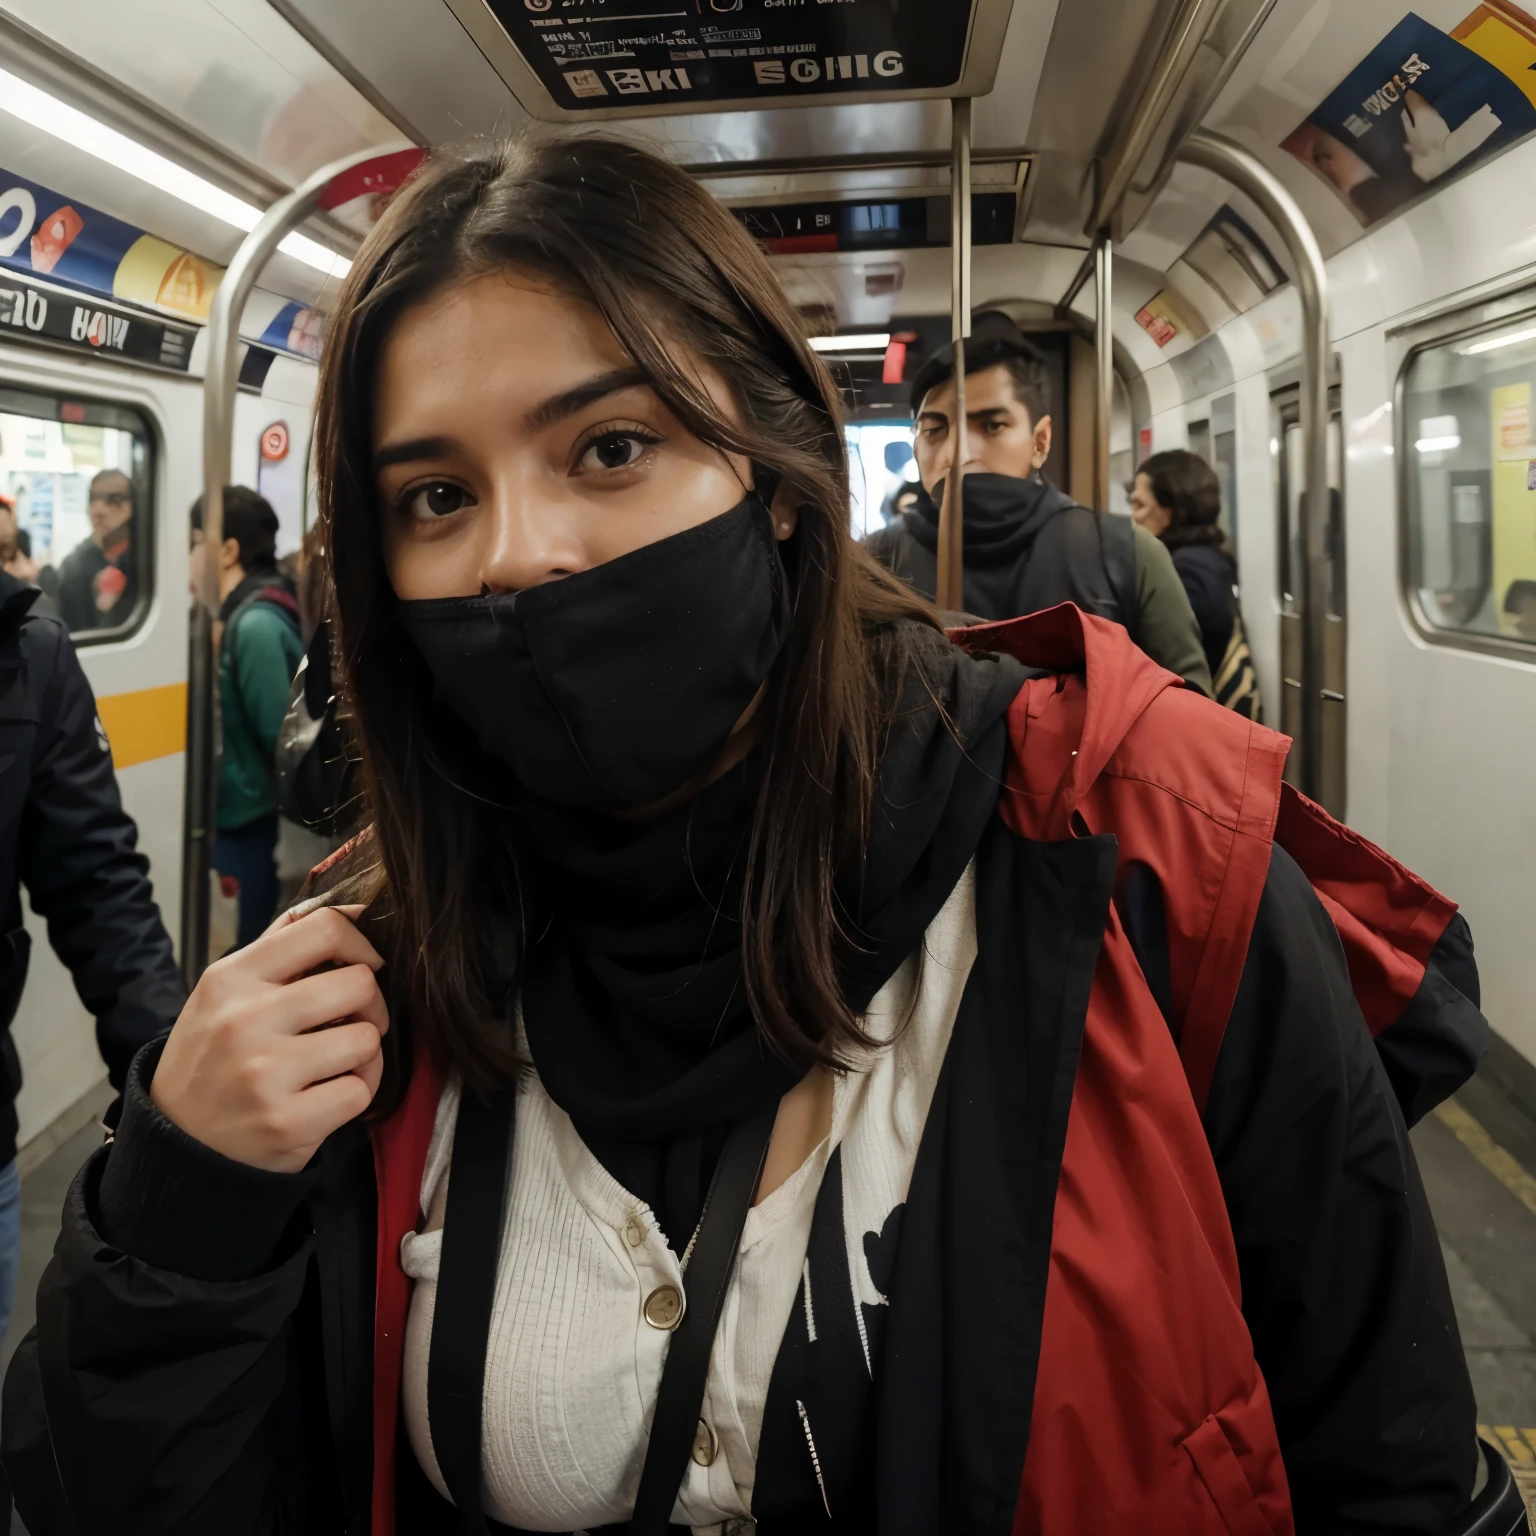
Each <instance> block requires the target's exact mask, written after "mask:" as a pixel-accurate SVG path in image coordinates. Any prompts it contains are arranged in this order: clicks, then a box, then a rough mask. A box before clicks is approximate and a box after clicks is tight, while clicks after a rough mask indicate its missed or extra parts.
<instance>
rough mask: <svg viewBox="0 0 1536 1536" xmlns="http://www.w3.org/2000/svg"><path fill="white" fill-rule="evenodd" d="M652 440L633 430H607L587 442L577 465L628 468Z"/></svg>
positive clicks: (585, 467) (585, 468) (581, 466)
mask: <svg viewBox="0 0 1536 1536" xmlns="http://www.w3.org/2000/svg"><path fill="white" fill-rule="evenodd" d="M652 441H653V439H650V438H644V437H639V436H636V434H634V433H633V432H609V433H607V434H605V435H604V436H603V437H597V438H593V440H592V441H591V442H590V443H588V444H587V446H586V448H585V449H584V450H583V452H582V455H581V463H580V465H579V467H580V468H581V469H584V470H604V469H628V468H629V466H630V465H631V464H634V463H636V462H638V461H639V459H640V457H641V455H642V454H643V453H644V452H645V450H646V449H647V448H649V447H650V446H651V443H652Z"/></svg>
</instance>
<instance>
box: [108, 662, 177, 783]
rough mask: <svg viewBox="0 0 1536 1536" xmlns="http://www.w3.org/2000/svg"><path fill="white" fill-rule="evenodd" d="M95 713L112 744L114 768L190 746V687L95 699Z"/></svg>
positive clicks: (160, 689) (111, 695)
mask: <svg viewBox="0 0 1536 1536" xmlns="http://www.w3.org/2000/svg"><path fill="white" fill-rule="evenodd" d="M96 710H97V713H98V714H99V715H100V717H101V723H102V725H103V727H104V728H105V729H106V733H107V740H108V741H109V742H111V743H112V762H113V766H114V767H117V768H119V769H121V768H131V767H133V765H134V764H135V763H147V762H150V761H151V760H153V759H154V758H157V757H169V756H170V755H171V754H172V753H173V752H180V751H183V750H184V749H185V747H186V744H187V685H186V684H185V683H169V684H167V685H166V686H165V687H164V688H141V689H139V690H138V691H136V692H134V693H113V694H109V695H108V696H107V697H106V698H104V699H97V700H96Z"/></svg>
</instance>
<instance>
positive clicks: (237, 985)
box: [150, 907, 389, 1173]
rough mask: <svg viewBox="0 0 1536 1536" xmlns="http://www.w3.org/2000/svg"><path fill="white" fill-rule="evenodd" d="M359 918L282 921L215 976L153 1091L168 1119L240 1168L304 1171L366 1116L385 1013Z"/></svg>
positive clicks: (196, 997)
mask: <svg viewBox="0 0 1536 1536" xmlns="http://www.w3.org/2000/svg"><path fill="white" fill-rule="evenodd" d="M361 911H362V908H360V907H339V908H338V907H327V908H322V909H321V910H320V911H317V912H311V913H309V914H308V915H307V916H305V917H300V918H297V919H291V918H288V917H282V918H279V919H278V921H277V922H276V923H274V924H273V925H272V927H270V928H269V929H268V930H267V931H266V932H265V933H264V934H262V936H261V937H260V938H259V939H257V940H256V942H255V943H254V944H250V945H248V946H247V947H246V948H245V949H242V950H240V951H238V952H237V953H236V954H233V955H230V956H228V957H227V958H226V959H223V960H220V961H217V962H216V963H215V964H213V965H211V966H209V967H208V969H207V971H206V972H205V973H204V974H203V978H202V980H201V981H199V982H198V984H197V989H196V991H194V992H193V994H192V996H191V998H190V999H189V1000H188V1002H187V1006H186V1007H185V1008H184V1009H183V1010H182V1014H181V1017H180V1018H179V1019H178V1020H177V1021H176V1027H175V1028H174V1029H173V1030H172V1031H171V1035H170V1039H168V1040H167V1041H166V1043H165V1050H164V1052H163V1053H162V1054H161V1057H160V1065H159V1066H158V1067H157V1068H156V1070H155V1079H154V1082H153V1083H151V1084H150V1097H151V1098H152V1099H153V1100H154V1102H155V1104H156V1105H157V1106H158V1108H159V1109H160V1112H161V1113H162V1114H163V1115H165V1117H166V1118H167V1119H168V1120H170V1121H171V1122H172V1123H173V1124H175V1125H178V1126H180V1127H181V1129H182V1130H184V1131H185V1132H186V1133H187V1134H188V1135H189V1136H193V1137H195V1138H196V1139H197V1140H198V1141H200V1142H202V1143H203V1145H204V1146H207V1147H212V1148H213V1150H214V1151H215V1152H221V1153H223V1155H224V1156H225V1157H228V1158H233V1159H234V1160H235V1161H236V1162H238V1163H248V1164H249V1165H250V1166H251V1167H253V1168H265V1169H267V1170H268V1171H270V1172H272V1173H297V1172H298V1171H299V1170H300V1169H302V1168H303V1167H304V1165H305V1164H306V1163H308V1161H309V1160H310V1158H311V1157H313V1156H314V1154H315V1151H316V1149H317V1148H318V1147H319V1145H320V1143H321V1142H322V1141H324V1140H325V1138H326V1137H327V1136H329V1135H330V1134H331V1132H332V1131H334V1130H337V1129H338V1128H339V1127H341V1126H343V1125H345V1124H346V1123H347V1121H349V1120H352V1119H355V1118H356V1117H357V1116H358V1115H360V1114H361V1113H362V1112H363V1111H364V1110H365V1109H367V1107H368V1106H369V1104H371V1103H372V1102H373V1096H374V1094H375V1093H376V1092H377V1091H378V1087H379V1078H380V1075H381V1074H382V1072H383V1068H384V1058H383V1054H382V1051H381V1047H380V1041H381V1039H382V1037H383V1035H384V1034H385V1032H386V1031H387V1030H388V1029H389V1014H388V1011H387V1010H386V1009H385V1006H384V996H383V994H382V993H381V992H380V991H379V984H378V981H377V980H376V978H375V972H376V971H378V969H379V968H380V967H381V966H382V965H383V963H384V962H383V960H381V959H380V958H379V953H378V951H377V950H376V949H374V947H373V945H371V944H370V943H369V942H368V940H367V939H365V938H364V937H363V935H362V934H361V933H360V932H358V930H357V927H356V925H355V924H354V923H353V922H352V918H353V917H355V916H356V915H357V914H358V913H360V912H361Z"/></svg>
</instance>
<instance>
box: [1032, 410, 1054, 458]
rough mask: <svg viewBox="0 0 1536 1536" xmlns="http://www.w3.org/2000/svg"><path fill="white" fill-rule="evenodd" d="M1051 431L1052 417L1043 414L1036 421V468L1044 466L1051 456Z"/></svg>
mask: <svg viewBox="0 0 1536 1536" xmlns="http://www.w3.org/2000/svg"><path fill="white" fill-rule="evenodd" d="M1051 432H1052V426H1051V418H1050V417H1049V416H1042V417H1041V418H1040V420H1039V421H1037V422H1036V423H1035V452H1034V462H1035V468H1036V469H1040V468H1042V467H1043V466H1044V464H1045V461H1046V460H1047V459H1048V458H1050V456H1051Z"/></svg>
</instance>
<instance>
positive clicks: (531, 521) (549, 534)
mask: <svg viewBox="0 0 1536 1536" xmlns="http://www.w3.org/2000/svg"><path fill="white" fill-rule="evenodd" d="M485 510H486V511H488V512H489V514H490V515H489V516H488V517H482V519H481V525H482V527H483V529H484V540H483V543H482V546H481V551H480V572H479V577H480V585H481V590H482V591H485V592H521V591H523V590H525V589H526V588H528V587H538V586H543V585H544V584H545V583H546V582H550V581H559V580H560V579H561V578H562V577H565V576H574V575H575V574H576V572H578V571H584V570H586V569H587V568H588V567H589V566H590V565H591V564H592V563H593V562H592V559H591V556H590V554H589V553H588V551H587V548H586V543H585V539H584V537H583V534H584V530H583V527H582V522H581V519H580V518H579V517H578V516H577V515H575V512H574V510H573V509H571V508H569V507H567V506H566V505H565V503H564V502H563V501H562V499H561V498H559V497H552V496H549V495H541V494H538V493H537V492H536V491H535V489H534V488H533V487H532V486H529V485H527V484H525V483H522V482H521V481H515V480H514V481H508V482H507V483H504V484H501V485H498V486H497V487H496V490H495V493H494V496H493V497H492V501H491V505H490V507H489V508H486V509H485Z"/></svg>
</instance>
